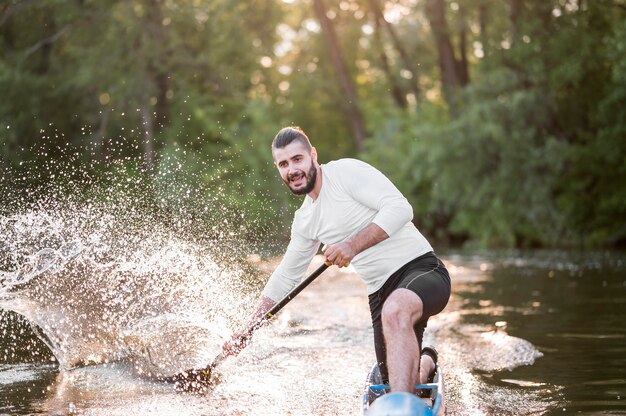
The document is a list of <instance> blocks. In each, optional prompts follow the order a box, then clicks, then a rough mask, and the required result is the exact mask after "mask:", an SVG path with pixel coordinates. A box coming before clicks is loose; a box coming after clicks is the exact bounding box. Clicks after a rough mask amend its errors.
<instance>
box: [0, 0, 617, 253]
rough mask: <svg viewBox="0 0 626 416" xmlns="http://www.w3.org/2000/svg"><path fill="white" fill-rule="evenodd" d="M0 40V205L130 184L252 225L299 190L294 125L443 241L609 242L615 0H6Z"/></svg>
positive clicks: (161, 206)
mask: <svg viewBox="0 0 626 416" xmlns="http://www.w3.org/2000/svg"><path fill="white" fill-rule="evenodd" d="M0 51H1V52H0V91H1V92H2V99H1V100H0V144H1V146H0V157H1V159H0V170H1V172H2V179H1V180H2V184H1V186H0V191H1V193H2V196H3V199H4V200H5V201H8V200H10V199H11V198H9V196H8V195H13V197H12V198H13V201H15V200H17V198H15V195H18V194H20V192H19V191H20V190H27V191H28V192H27V193H29V194H30V195H33V189H40V190H41V189H46V188H47V187H49V186H50V184H51V183H54V184H55V186H57V187H59V188H60V189H65V190H66V192H67V193H73V192H79V193H80V192H87V191H88V189H89V188H90V187H91V186H92V185H93V184H96V183H97V184H99V186H100V188H99V189H109V190H110V189H112V188H110V187H108V186H109V185H110V184H117V185H118V186H119V184H127V183H132V184H143V185H142V186H143V188H141V189H142V190H141V192H144V193H147V194H148V195H149V198H147V201H149V203H150V204H154V206H155V207H157V208H158V210H160V211H163V212H168V213H176V212H179V213H180V212H185V213H186V215H187V216H188V219H189V220H202V219H205V220H207V221H210V216H209V214H207V212H208V213H210V212H213V211H220V212H229V213H230V214H229V218H232V219H235V221H240V222H241V223H242V224H245V227H244V226H241V227H239V228H238V229H237V232H240V233H242V234H245V235H246V237H248V238H252V237H255V236H256V237H257V238H261V239H269V238H270V237H271V236H272V235H274V234H276V235H278V234H281V233H282V234H284V233H285V232H286V229H287V228H288V225H289V223H290V219H291V215H292V212H293V209H294V207H296V206H297V205H298V204H299V199H297V198H294V197H291V196H290V195H288V192H287V191H286V190H285V189H284V187H283V185H282V183H281V182H280V179H279V178H278V175H277V174H276V171H275V169H274V167H273V165H272V160H271V154H270V151H269V144H270V141H271V139H272V137H273V135H274V134H275V132H276V131H277V130H278V129H279V128H280V127H282V126H284V125H290V124H296V125H299V126H301V127H302V128H304V129H305V131H307V132H308V134H309V136H310V138H311V139H312V140H313V142H314V144H315V145H316V147H317V148H318V151H319V153H320V160H321V162H322V163H323V162H324V161H327V160H331V159H335V158H340V157H358V158H363V159H365V160H367V161H369V162H371V163H373V164H374V165H375V166H377V167H378V168H379V169H381V170H382V171H383V172H384V173H386V174H387V175H389V177H390V178H391V179H392V180H393V181H394V182H395V183H396V185H397V186H398V187H399V188H400V189H401V190H402V191H403V193H404V194H405V195H406V196H407V198H408V199H409V200H410V202H411V203H412V204H413V207H414V211H415V222H416V224H417V225H418V227H419V228H420V229H421V230H422V231H423V232H424V233H425V234H426V235H427V236H429V237H430V238H432V239H434V240H438V241H439V242H443V243H448V244H451V245H458V244H474V245H478V246H485V247H544V246H550V247H568V246H577V247H581V246H582V247H586V246H624V245H625V244H626V105H624V103H626V2H624V1H623V0H593V1H591V0H541V1H540V0H465V1H449V0H393V1H383V0H341V1H332V2H331V1H328V0H283V1H278V0H277V1H258V0H247V1H243V0H177V1H173V0H113V1H107V2H105V1H97V0H94V1H90V0H74V1H58V0H38V1H29V0H9V1H5V2H3V3H1V4H0ZM59 184H60V186H59ZM102 184H105V186H104V188H103V187H102ZM107 184H108V185H107ZM364 186H366V184H364ZM3 205H4V206H3V208H2V210H4V211H5V212H7V211H8V210H10V209H11V206H13V207H14V206H15V205H10V204H7V203H5V204H3ZM203 207H204V208H203ZM207 207H208V208H210V209H208V211H207V210H206V208H207ZM190 213H192V214H191V215H190ZM218 231H219V230H218ZM218 231H216V232H218Z"/></svg>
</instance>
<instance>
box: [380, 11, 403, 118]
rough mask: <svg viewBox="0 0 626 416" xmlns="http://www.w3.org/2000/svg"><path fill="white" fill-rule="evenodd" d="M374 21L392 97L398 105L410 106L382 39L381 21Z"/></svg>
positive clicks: (381, 59)
mask: <svg viewBox="0 0 626 416" xmlns="http://www.w3.org/2000/svg"><path fill="white" fill-rule="evenodd" d="M374 22H375V24H376V25H375V27H376V29H375V32H374V37H375V39H376V42H377V46H378V48H379V50H380V61H381V65H382V68H383V71H384V72H385V76H386V77H387V82H388V83H389V92H390V93H391V98H393V101H394V102H395V103H396V105H397V106H398V107H400V108H402V109H406V108H407V107H408V106H409V103H408V102H407V99H406V94H405V92H404V91H403V88H402V87H401V86H400V84H398V79H397V77H396V75H395V74H394V73H393V71H392V70H391V65H390V64H389V57H388V56H387V53H386V52H385V45H384V42H383V40H382V37H381V33H380V32H381V27H380V21H379V20H378V19H376V18H375V19H374Z"/></svg>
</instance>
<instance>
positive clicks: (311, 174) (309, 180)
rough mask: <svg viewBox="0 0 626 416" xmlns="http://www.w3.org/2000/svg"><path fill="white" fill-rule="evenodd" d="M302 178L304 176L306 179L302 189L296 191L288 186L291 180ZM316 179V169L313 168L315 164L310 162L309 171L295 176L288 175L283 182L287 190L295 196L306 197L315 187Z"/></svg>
mask: <svg viewBox="0 0 626 416" xmlns="http://www.w3.org/2000/svg"><path fill="white" fill-rule="evenodd" d="M302 176H304V178H305V179H306V183H305V185H304V186H303V187H302V188H296V189H294V188H292V187H291V185H290V182H291V180H292V179H299V178H300V177H302ZM316 179H317V168H316V167H315V164H313V162H311V168H310V169H309V171H308V172H305V173H302V172H299V173H296V174H292V175H289V176H287V180H286V181H284V182H285V184H286V185H287V187H288V188H289V190H290V191H291V192H293V193H294V194H295V195H306V194H308V193H309V192H311V191H312V190H313V188H314V187H315V181H316Z"/></svg>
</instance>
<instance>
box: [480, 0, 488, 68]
mask: <svg viewBox="0 0 626 416" xmlns="http://www.w3.org/2000/svg"><path fill="white" fill-rule="evenodd" d="M487 16H488V13H487V6H486V5H485V4H484V3H483V4H481V5H480V7H479V8H478V24H479V27H480V43H481V45H482V48H483V58H487V56H488V55H489V52H490V51H489V45H488V43H489V40H488V39H489V37H488V35H487Z"/></svg>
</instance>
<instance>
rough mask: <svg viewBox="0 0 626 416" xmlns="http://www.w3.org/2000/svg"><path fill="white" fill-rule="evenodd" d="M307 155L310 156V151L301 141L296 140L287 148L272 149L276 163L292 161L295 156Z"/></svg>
mask: <svg viewBox="0 0 626 416" xmlns="http://www.w3.org/2000/svg"><path fill="white" fill-rule="evenodd" d="M305 154H309V151H308V149H307V147H306V146H305V145H304V143H302V142H300V141H299V140H294V141H293V142H291V143H289V144H288V145H287V146H285V147H282V148H278V149H276V148H273V149H272V156H273V157H274V161H275V162H278V161H280V160H286V159H291V158H292V157H294V156H298V155H305Z"/></svg>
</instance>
